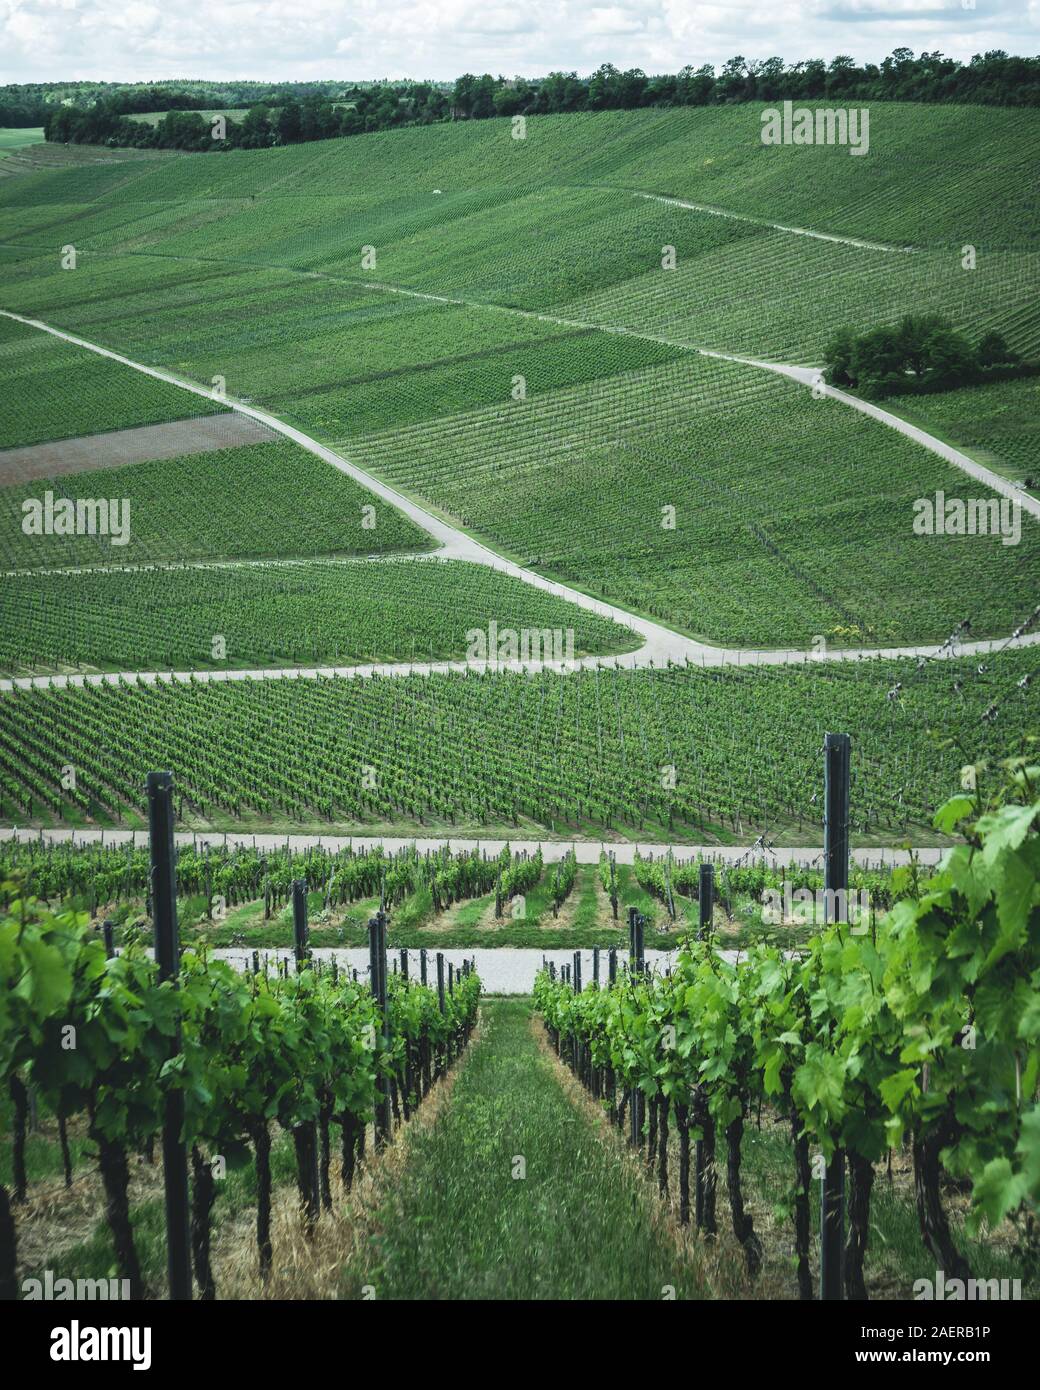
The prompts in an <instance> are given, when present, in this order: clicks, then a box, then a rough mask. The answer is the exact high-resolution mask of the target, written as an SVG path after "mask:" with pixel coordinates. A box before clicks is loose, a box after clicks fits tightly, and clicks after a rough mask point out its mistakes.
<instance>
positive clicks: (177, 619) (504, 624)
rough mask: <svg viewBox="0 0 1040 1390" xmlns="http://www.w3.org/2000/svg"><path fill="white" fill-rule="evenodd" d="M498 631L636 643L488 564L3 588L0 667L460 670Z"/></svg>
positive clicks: (84, 577)
mask: <svg viewBox="0 0 1040 1390" xmlns="http://www.w3.org/2000/svg"><path fill="white" fill-rule="evenodd" d="M319 467H320V465H319ZM314 539H315V538H314V537H310V538H309V539H308V543H310V544H313V542H314ZM492 622H494V623H496V624H497V625H498V628H499V630H501V629H510V630H512V631H516V632H517V633H519V632H520V631H521V630H522V629H524V628H527V629H531V630H538V632H539V633H541V632H542V631H543V630H545V629H548V630H549V631H550V633H552V632H554V631H555V630H559V632H560V633H561V639H560V640H561V644H565V642H566V633H567V632H568V630H569V631H570V633H571V635H572V643H571V646H572V652H573V655H574V656H576V657H579V656H583V655H585V654H586V653H587V652H591V651H595V652H618V651H625V650H629V649H631V648H633V647H635V646H638V645H639V638H638V637H636V636H635V634H634V633H632V632H630V631H629V630H628V629H626V628H623V627H621V626H620V625H618V624H616V623H612V622H610V621H608V620H606V619H603V618H600V617H597V616H596V615H595V614H592V613H588V612H586V611H584V610H583V609H579V608H576V607H574V606H573V605H572V604H569V603H566V602H563V601H562V600H560V599H557V598H554V597H552V596H551V595H549V594H545V593H543V592H541V591H540V590H538V589H535V588H533V587H532V586H530V585H528V584H524V583H522V582H521V581H519V580H516V579H511V578H508V577H507V576H505V575H503V574H500V573H498V572H497V571H495V570H491V569H487V568H485V567H484V566H481V565H473V564H467V563H464V562H462V561H458V560H451V561H444V562H441V561H432V562H425V563H422V564H420V563H417V562H415V561H396V562H395V561H392V560H389V559H388V560H387V561H386V562H385V563H381V564H374V563H372V562H371V561H368V560H359V561H356V562H351V563H344V564H339V563H324V562H321V561H302V562H300V563H290V564H281V565H277V566H272V565H265V564H258V565H245V566H241V567H238V568H235V567H233V566H224V567H219V568H191V569H152V570H141V571H121V570H110V571H104V572H102V571H97V572H95V573H91V574H73V575H61V574H57V575H31V576H25V577H24V578H20V579H7V580H5V581H4V584H3V587H2V588H0V669H3V670H6V671H10V672H13V673H15V674H22V673H24V672H27V671H34V672H42V671H49V670H66V669H71V668H79V667H88V668H91V669H116V670H123V671H133V670H143V669H147V668H151V669H162V670H166V669H169V668H176V669H178V670H185V669H187V670H193V669H198V668H201V667H218V668H219V667H231V668H234V667H243V666H245V667H255V666H293V665H301V664H302V665H306V664H308V663H312V662H331V663H334V664H336V665H345V664H348V663H355V662H362V661H432V660H443V659H446V658H454V659H462V658H464V657H465V656H466V654H467V650H468V647H469V640H468V639H467V633H468V632H470V631H471V630H474V629H475V630H482V631H484V632H486V631H487V630H488V627H489V624H490V623H492ZM216 635H219V636H220V638H221V639H222V640H221V643H220V644H219V649H220V650H221V651H222V652H223V653H224V655H223V656H222V657H221V658H219V659H216V658H215V657H214V638H215V636H216ZM549 641H550V644H551V641H552V638H551V637H550V639H549ZM547 656H548V657H549V658H551V657H552V651H551V649H550V650H549V651H548V652H547Z"/></svg>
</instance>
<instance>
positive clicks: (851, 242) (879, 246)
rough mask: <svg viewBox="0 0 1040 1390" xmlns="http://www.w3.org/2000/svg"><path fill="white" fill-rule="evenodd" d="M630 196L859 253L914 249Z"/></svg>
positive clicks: (680, 202)
mask: <svg viewBox="0 0 1040 1390" xmlns="http://www.w3.org/2000/svg"><path fill="white" fill-rule="evenodd" d="M632 197H633V198H646V199H647V201H649V202H651V203H667V204H668V205H669V206H670V207H675V208H688V209H689V210H690V211H691V212H704V213H707V214H708V216H709V217H728V218H730V219H731V220H732V221H734V222H750V223H751V224H752V226H754V227H762V228H763V229H765V230H769V231H773V232H789V233H790V234H791V235H792V236H808V237H813V238H814V239H815V240H816V241H836V242H838V243H839V244H840V245H842V246H854V247H856V249H857V250H860V251H888V252H892V253H893V254H895V255H906V256H912V255H913V254H914V252H915V251H916V249H917V248H916V247H914V246H893V245H892V244H891V243H890V242H886V241H864V240H863V239H862V238H861V237H852V236H839V235H838V234H837V233H836V232H814V231H813V230H812V228H811V227H788V226H785V225H784V223H782V222H770V221H769V220H768V219H767V218H765V217H755V216H753V215H752V214H751V213H747V212H730V211H729V209H728V208H717V207H712V205H711V204H710V203H688V202H686V200H685V199H683V198H669V197H666V196H665V195H664V194H663V193H633V194H632Z"/></svg>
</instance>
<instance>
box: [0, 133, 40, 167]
mask: <svg viewBox="0 0 1040 1390" xmlns="http://www.w3.org/2000/svg"><path fill="white" fill-rule="evenodd" d="M42 142H43V127H42V126H25V127H20V128H14V127H11V126H0V159H4V158H6V156H7V155H9V154H11V153H12V152H13V151H14V150H24V149H27V148H29V147H30V146H32V145H39V144H42Z"/></svg>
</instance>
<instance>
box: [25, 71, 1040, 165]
mask: <svg viewBox="0 0 1040 1390" xmlns="http://www.w3.org/2000/svg"><path fill="white" fill-rule="evenodd" d="M243 86H250V87H252V88H253V91H254V93H255V92H256V91H257V90H259V91H260V92H262V99H261V100H259V101H258V100H256V96H255V94H254V95H253V99H252V102H251V104H250V106H249V109H248V110H244V111H242V113H241V116H236V118H235V119H229V120H228V121H227V124H226V131H225V132H224V136H223V138H221V139H219V140H214V139H213V138H212V126H211V123H210V122H209V121H208V120H206V119H204V118H203V117H202V116H200V115H199V114H198V111H197V110H190V109H188V108H189V107H196V108H197V107H198V106H200V105H205V104H206V102H207V101H210V102H219V100H220V99H223V100H224V102H227V98H228V95H229V93H228V91H227V89H226V88H224V87H222V88H220V90H219V91H218V90H217V89H216V86H215V84H214V87H213V88H212V89H210V88H209V87H208V86H207V84H204V83H192V84H190V90H188V91H183V92H178V91H176V90H170V89H169V88H166V87H161V88H129V89H119V90H116V91H114V92H112V93H107V92H102V94H101V95H99V96H98V97H97V98H96V99H95V100H94V103H93V105H90V106H86V107H84V106H76V105H71V106H64V105H63V106H60V107H57V108H56V107H54V106H53V105H47V106H44V107H42V108H37V117H39V115H40V111H41V110H42V112H43V116H42V123H43V124H44V128H45V132H46V136H47V139H48V140H54V141H61V142H71V143H76V144H109V145H113V146H115V145H128V146H134V147H138V148H140V147H146V148H147V147H153V148H159V149H186V150H209V149H233V148H241V149H257V148H263V147H265V146H268V145H278V144H296V143H299V142H301V141H309V140H324V139H330V138H334V137H337V136H345V135H360V134H365V133H368V132H371V131H377V130H390V129H394V128H396V127H399V126H407V125H432V124H435V123H439V122H442V121H453V120H484V119H488V118H490V117H494V116H499V117H501V116H507V117H508V116H516V115H552V114H561V113H570V112H582V111H611V110H636V109H640V108H644V107H678V106H718V105H726V104H731V103H734V102H751V101H764V102H776V101H786V100H791V101H833V102H835V103H838V102H841V103H843V104H848V103H851V102H870V101H915V102H954V103H965V102H967V103H976V104H985V105H999V106H1040V57H1038V58H1019V57H1013V56H1010V55H1008V54H1007V53H1005V52H1004V51H1003V50H994V51H992V52H989V53H985V54H976V55H975V57H973V58H972V59H971V61H970V62H969V63H960V62H958V61H956V60H955V59H952V58H946V57H944V56H943V55H942V54H941V53H939V52H938V51H936V52H934V53H921V54H920V55H919V56H918V57H915V56H914V54H913V52H912V50H911V49H909V48H897V49H896V50H895V51H894V52H893V53H892V54H891V55H890V56H889V57H887V58H885V59H884V60H883V61H882V62H881V63H879V64H878V63H865V64H857V63H856V62H855V61H854V60H853V59H852V58H850V57H848V56H847V55H844V54H842V55H839V56H838V57H836V58H834V59H832V60H831V62H830V63H826V62H824V60H823V59H815V58H814V59H810V60H808V61H805V62H798V63H790V64H785V63H784V61H783V59H781V58H766V59H762V60H757V59H747V58H745V57H743V56H739V55H738V56H737V57H734V58H730V59H729V60H728V61H727V62H726V63H724V64H723V65H722V66H721V68H720V69H719V70H718V71H716V68H715V67H714V65H712V64H710V63H706V64H703V65H702V66H700V67H698V68H694V67H693V66H692V65H687V66H686V67H684V68H682V69H681V70H680V71H679V72H678V73H675V74H662V75H659V76H647V74H646V73H644V72H643V71H642V70H641V69H639V68H630V69H628V70H627V71H621V70H620V69H618V68H617V67H615V66H614V65H613V64H611V63H605V64H603V65H602V66H601V67H599V68H598V69H597V70H596V71H595V72H594V73H592V74H591V75H590V76H589V77H579V76H578V74H577V73H576V72H551V73H549V74H548V76H546V77H543V78H530V79H528V78H515V79H507V78H504V77H493V76H492V75H491V74H490V73H485V74H484V75H483V76H479V77H478V76H475V75H474V74H473V73H465V74H464V75H463V76H462V77H460V78H458V79H457V80H456V81H455V83H454V84H449V83H437V82H411V81H408V82H396V83H395V82H379V83H373V84H364V85H361V84H348V85H346V86H344V87H339V88H338V89H337V84H334V83H319V84H310V85H305V86H304V87H303V90H302V91H301V90H300V85H299V84H288V85H285V86H282V87H280V88H279V87H276V86H275V87H271V88H269V89H267V90H264V89H262V88H258V85H257V84H243ZM7 90H8V92H11V91H13V90H14V89H7ZM232 95H233V94H232ZM4 109H5V108H4V107H3V106H0V124H20V123H22V122H21V121H19V120H16V119H11V120H9V121H5V120H4V118H3V112H4ZM162 110H165V111H167V112H168V114H167V115H166V116H165V117H164V118H163V119H162V120H161V121H159V122H158V123H157V124H156V125H150V124H147V123H145V122H143V121H140V120H134V119H133V116H134V115H135V114H139V113H141V112H144V111H162ZM32 123H33V124H37V123H41V122H40V119H34V121H33V122H32Z"/></svg>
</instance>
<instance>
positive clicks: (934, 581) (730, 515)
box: [349, 358, 1040, 647]
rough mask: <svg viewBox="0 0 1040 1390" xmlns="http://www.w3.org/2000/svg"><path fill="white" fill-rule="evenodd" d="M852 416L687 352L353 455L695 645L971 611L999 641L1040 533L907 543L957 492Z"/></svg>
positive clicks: (923, 636)
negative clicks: (938, 495) (927, 503)
mask: <svg viewBox="0 0 1040 1390" xmlns="http://www.w3.org/2000/svg"><path fill="white" fill-rule="evenodd" d="M850 414H851V412H850V411H849V410H848V408H847V407H846V406H843V405H840V404H837V403H835V402H831V401H825V400H824V401H817V400H813V399H812V397H811V395H810V394H809V393H808V392H806V391H805V390H804V388H801V387H799V386H796V385H794V384H792V383H790V382H787V381H783V380H780V379H778V378H776V377H774V376H771V375H769V374H767V373H764V372H762V371H755V370H754V369H752V368H749V367H744V366H740V365H737V364H734V363H728V362H717V361H711V360H707V359H703V358H697V359H693V360H690V359H685V360H683V361H681V362H676V363H671V364H668V365H665V366H661V367H655V368H650V369H647V370H645V371H643V372H640V373H636V374H628V375H626V376H622V377H619V378H615V379H613V380H611V381H607V382H598V383H596V384H595V385H594V386H586V387H576V388H573V389H572V390H570V391H566V392H556V393H553V394H552V395H550V396H547V397H544V398H541V399H531V400H529V401H528V402H526V403H525V405H524V406H522V407H519V406H511V407H509V408H507V407H504V406H501V405H500V406H496V407H489V408H485V409H483V410H472V411H469V412H467V413H465V414H462V415H456V416H452V417H449V418H446V419H444V420H441V421H439V422H436V423H432V424H431V423H430V422H429V421H427V422H425V423H424V424H423V425H421V426H413V427H412V428H411V429H408V430H393V431H388V432H385V433H381V434H379V435H377V436H374V437H369V438H364V439H359V440H352V441H350V442H349V448H350V451H351V454H352V456H353V457H354V459H355V460H356V461H357V462H358V463H360V464H361V465H362V466H363V467H365V468H367V469H368V470H369V471H371V472H373V473H375V474H377V475H381V476H385V477H386V478H387V479H388V480H389V481H390V482H392V483H394V484H395V485H396V486H398V487H400V488H402V489H404V490H412V491H415V492H418V493H419V494H420V495H421V496H423V497H425V498H427V499H429V500H430V501H432V502H434V503H436V504H437V505H438V506H439V507H441V508H443V509H445V510H446V511H448V512H449V513H450V514H451V515H453V516H458V517H460V518H462V520H463V521H464V522H465V523H467V524H469V525H471V526H472V527H473V528H474V529H475V530H477V531H478V532H479V533H481V534H482V535H485V536H488V537H490V538H491V539H492V541H493V543H494V544H496V545H497V546H500V547H502V548H504V549H505V550H507V551H508V552H509V553H511V554H515V555H519V556H522V557H523V558H524V559H525V561H526V562H527V563H528V564H530V565H533V566H535V567H536V568H538V569H540V570H543V571H545V572H548V573H551V574H554V575H559V576H561V577H562V578H564V579H565V580H567V581H569V582H570V583H572V584H577V585H579V586H581V587H584V588H590V589H592V590H593V591H594V592H597V593H600V594H602V595H603V596H604V597H606V598H609V599H612V600H614V601H616V602H619V603H622V604H624V605H627V606H629V607H632V608H635V609H636V610H639V611H646V612H649V613H651V614H652V615H654V616H655V617H658V618H661V619H662V620H664V621H665V622H668V623H670V624H672V625H674V626H678V627H680V628H682V629H684V630H692V631H694V633H695V634H696V635H697V636H700V637H708V638H711V639H712V640H719V641H722V642H725V643H738V642H740V643H753V644H757V645H761V646H766V647H776V646H783V645H787V644H791V645H799V646H806V647H807V646H809V645H810V644H811V643H812V641H813V638H814V636H815V635H817V634H819V635H822V636H823V637H824V638H826V639H827V640H828V641H830V642H833V643H834V644H835V645H836V646H864V645H871V644H874V645H893V646H894V645H898V644H899V643H900V642H903V641H906V640H916V641H928V640H932V639H935V640H936V641H940V640H941V639H942V638H943V637H945V636H946V634H947V633H948V632H949V631H950V630H951V629H952V628H953V627H955V626H956V624H957V623H958V621H959V620H960V619H961V618H963V617H964V616H965V614H968V613H970V614H971V615H972V617H973V620H974V626H975V629H976V630H977V632H978V635H979V636H982V635H987V634H990V633H994V632H1000V631H1002V630H1004V629H1006V630H1007V631H1010V630H1011V628H1012V627H1014V625H1015V621H1016V616H1017V614H1016V611H1015V610H1016V608H1017V607H1019V606H1020V599H1019V598H1018V597H1017V594H1016V590H1017V591H1018V592H1020V588H1019V586H1022V585H1024V586H1025V588H1026V590H1027V592H1031V591H1037V590H1040V530H1038V528H1037V527H1036V526H1034V525H1031V524H1029V523H1028V519H1027V524H1026V526H1025V527H1024V528H1023V532H1022V538H1021V544H1020V545H1018V546H1014V547H1012V546H1005V545H1004V544H1002V540H1001V537H1000V536H999V535H992V536H986V537H984V538H980V539H979V541H978V542H977V543H975V544H972V545H969V546H965V545H964V544H963V540H962V538H961V537H957V536H929V537H920V536H916V535H914V534H913V531H912V529H911V527H910V525H909V524H904V522H905V520H906V518H907V517H910V516H912V515H913V502H914V499H915V498H917V497H927V496H932V495H934V493H935V492H936V491H938V490H943V491H945V492H947V493H948V494H949V495H950V496H956V495H958V488H959V487H961V484H959V483H958V482H957V481H956V478H955V476H954V473H953V470H951V469H950V468H949V467H948V466H947V465H946V464H945V463H944V462H943V461H942V460H940V459H939V458H937V457H935V456H934V455H928V454H924V453H923V452H922V451H921V450H920V449H919V448H918V447H917V446H916V445H914V444H912V443H911V442H910V441H908V440H903V439H901V438H899V437H898V436H897V437H895V438H893V437H892V431H891V430H888V429H886V428H885V427H884V426H882V425H880V424H878V423H876V422H875V421H873V420H870V419H868V418H866V417H864V416H861V415H858V414H857V415H852V418H850ZM550 491H551V492H552V493H553V497H554V506H553V509H552V512H551V513H550V514H547V513H546V508H545V497H546V495H547V493H549V492H550ZM866 537H870V538H871V540H870V543H869V544H865V543H864V538H866ZM910 575H913V582H912V583H911V582H910V579H909V577H910ZM980 614H982V615H984V616H983V617H981V618H980V616H979V615H980Z"/></svg>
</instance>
